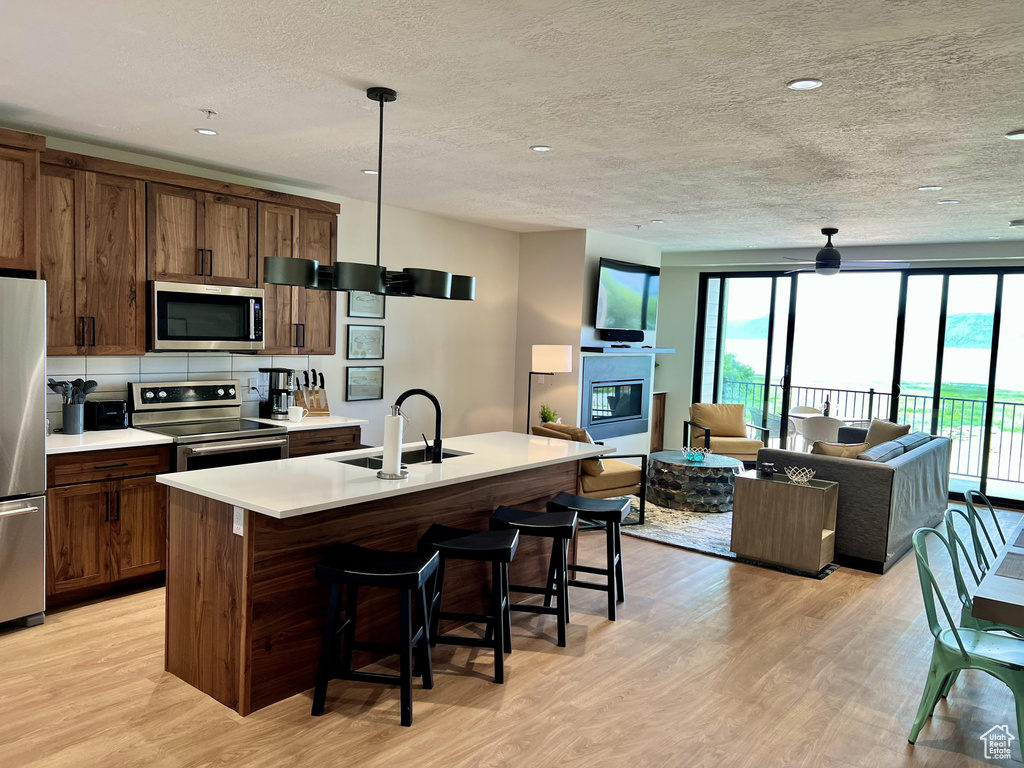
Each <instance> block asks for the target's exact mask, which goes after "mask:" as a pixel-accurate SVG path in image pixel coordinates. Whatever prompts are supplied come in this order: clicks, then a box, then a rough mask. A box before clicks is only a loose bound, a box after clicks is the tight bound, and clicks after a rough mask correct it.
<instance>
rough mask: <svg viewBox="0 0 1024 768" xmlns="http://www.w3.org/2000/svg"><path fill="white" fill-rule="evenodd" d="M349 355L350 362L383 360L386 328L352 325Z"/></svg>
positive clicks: (349, 331)
mask: <svg viewBox="0 0 1024 768" xmlns="http://www.w3.org/2000/svg"><path fill="white" fill-rule="evenodd" d="M347 355H348V359H349V360H383V359H384V326H383V325H350V326H349V327H348V345H347Z"/></svg>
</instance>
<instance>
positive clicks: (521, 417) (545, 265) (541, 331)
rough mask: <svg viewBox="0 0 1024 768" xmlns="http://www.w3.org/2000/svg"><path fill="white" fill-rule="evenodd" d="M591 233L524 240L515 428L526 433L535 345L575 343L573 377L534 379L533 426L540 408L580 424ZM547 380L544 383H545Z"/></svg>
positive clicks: (550, 234)
mask: <svg viewBox="0 0 1024 768" xmlns="http://www.w3.org/2000/svg"><path fill="white" fill-rule="evenodd" d="M585 243H586V232H585V231H584V230H582V229H568V230H562V231H558V232H530V233H526V234H523V235H520V241H519V301H518V313H517V329H518V330H517V335H516V369H515V405H516V407H515V424H514V429H515V431H516V432H523V431H525V430H526V400H527V386H528V377H529V371H530V368H531V362H532V347H533V345H534V344H569V345H572V348H573V355H572V359H573V372H572V373H560V374H556V375H554V376H544V377H540V376H534V377H533V397H532V399H531V413H530V423H531V424H538V423H540V415H539V414H540V406H541V405H542V404H544V405H547V406H548V407H550V408H553V409H554V410H555V411H557V412H558V415H559V417H560V418H561V419H562V421H563V423H565V424H572V425H574V426H575V425H576V424H578V423H579V421H578V415H579V406H578V401H579V366H580V354H579V353H580V316H581V312H582V307H583V292H584V278H583V266H584V264H583V257H584V248H585ZM542 378H543V381H542Z"/></svg>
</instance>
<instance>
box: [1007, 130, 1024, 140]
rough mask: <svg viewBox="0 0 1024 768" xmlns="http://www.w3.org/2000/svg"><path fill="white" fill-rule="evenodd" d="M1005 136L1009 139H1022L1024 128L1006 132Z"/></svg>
mask: <svg viewBox="0 0 1024 768" xmlns="http://www.w3.org/2000/svg"><path fill="white" fill-rule="evenodd" d="M1006 138H1008V139H1010V140H1011V141H1024V128H1021V129H1020V130H1018V131H1010V132H1009V133H1008V134H1006Z"/></svg>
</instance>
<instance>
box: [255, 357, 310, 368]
mask: <svg viewBox="0 0 1024 768" xmlns="http://www.w3.org/2000/svg"><path fill="white" fill-rule="evenodd" d="M273 361H274V364H273V367H274V368H293V369H295V370H296V371H304V370H306V369H307V368H309V355H274V357H273ZM264 367H266V368H269V367H271V366H264Z"/></svg>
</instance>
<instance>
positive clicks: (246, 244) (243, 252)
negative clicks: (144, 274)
mask: <svg viewBox="0 0 1024 768" xmlns="http://www.w3.org/2000/svg"><path fill="white" fill-rule="evenodd" d="M147 210H148V214H149V227H148V232H147V240H148V246H147V249H148V251H149V278H150V279H151V280H169V281H172V282H187V283H209V284H211V285H238V286H245V287H250V288H255V287H256V282H257V265H256V228H257V224H256V201H255V200H248V199H246V198H244V197H232V196H230V195H219V194H213V193H210V192H203V191H202V190H198V189H187V188H184V187H173V186H170V185H168V184H155V183H150V184H149V187H148V190H147Z"/></svg>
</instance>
